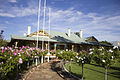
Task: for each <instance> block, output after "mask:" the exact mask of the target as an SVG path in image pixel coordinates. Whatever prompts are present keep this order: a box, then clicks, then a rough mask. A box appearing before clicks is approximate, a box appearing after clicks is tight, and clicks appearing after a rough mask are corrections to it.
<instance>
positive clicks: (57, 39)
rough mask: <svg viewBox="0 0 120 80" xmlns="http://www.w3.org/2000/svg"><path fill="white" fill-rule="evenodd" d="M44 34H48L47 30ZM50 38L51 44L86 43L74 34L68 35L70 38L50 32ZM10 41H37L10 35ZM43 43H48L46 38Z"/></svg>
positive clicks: (63, 34) (40, 38) (27, 37)
mask: <svg viewBox="0 0 120 80" xmlns="http://www.w3.org/2000/svg"><path fill="white" fill-rule="evenodd" d="M45 32H46V33H48V31H47V30H45ZM50 36H52V37H53V38H49V41H51V42H64V43H77V44H81V43H86V41H85V39H84V38H80V37H78V36H77V35H75V34H72V33H71V35H70V37H69V36H68V35H67V33H65V32H56V31H50ZM11 38H12V39H22V40H37V37H29V36H22V35H12V36H11ZM39 41H42V37H39ZM44 41H48V38H44Z"/></svg>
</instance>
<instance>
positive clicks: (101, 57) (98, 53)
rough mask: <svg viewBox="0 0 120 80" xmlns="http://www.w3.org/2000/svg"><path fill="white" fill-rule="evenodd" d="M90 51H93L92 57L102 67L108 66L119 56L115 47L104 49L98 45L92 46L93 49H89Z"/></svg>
mask: <svg viewBox="0 0 120 80" xmlns="http://www.w3.org/2000/svg"><path fill="white" fill-rule="evenodd" d="M91 53H93V54H92V55H93V57H92V58H93V60H94V62H96V63H97V64H99V65H101V66H104V67H110V65H112V64H114V63H115V62H116V61H117V60H118V58H119V50H118V49H117V48H115V49H106V48H104V47H100V48H99V49H97V48H94V49H93V50H91Z"/></svg>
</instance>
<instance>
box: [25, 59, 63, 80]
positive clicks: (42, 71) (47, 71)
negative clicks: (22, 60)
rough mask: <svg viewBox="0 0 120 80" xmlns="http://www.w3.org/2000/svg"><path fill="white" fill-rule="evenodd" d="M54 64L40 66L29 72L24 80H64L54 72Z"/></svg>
mask: <svg viewBox="0 0 120 80" xmlns="http://www.w3.org/2000/svg"><path fill="white" fill-rule="evenodd" d="M56 64H57V63H56V62H54V61H52V62H49V63H44V64H40V65H39V66H38V67H36V68H34V70H32V71H30V72H29V74H28V75H27V76H26V78H25V79H24V80H64V79H63V78H61V77H60V76H59V75H58V74H57V72H56V71H55V70H54V68H53V67H54V66H56Z"/></svg>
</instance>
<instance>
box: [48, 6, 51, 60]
mask: <svg viewBox="0 0 120 80" xmlns="http://www.w3.org/2000/svg"><path fill="white" fill-rule="evenodd" d="M50 13H51V8H49V28H48V31H49V32H48V34H49V37H48V62H49V57H50V42H49V38H50V16H51V14H50Z"/></svg>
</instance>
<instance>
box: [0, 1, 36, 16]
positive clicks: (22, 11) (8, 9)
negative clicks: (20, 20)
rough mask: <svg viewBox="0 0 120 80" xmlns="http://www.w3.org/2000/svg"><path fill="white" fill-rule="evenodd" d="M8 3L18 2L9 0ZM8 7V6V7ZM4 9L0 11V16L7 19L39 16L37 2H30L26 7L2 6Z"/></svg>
mask: <svg viewBox="0 0 120 80" xmlns="http://www.w3.org/2000/svg"><path fill="white" fill-rule="evenodd" d="M8 2H17V0H8ZM6 5H7V6H6ZM1 6H2V7H4V8H1V9H0V16H6V17H23V16H29V15H35V14H37V11H38V10H37V8H38V7H37V6H36V3H35V1H30V2H28V3H27V6H26V7H24V6H23V5H20V6H12V5H10V4H9V3H7V2H6V3H4V4H1Z"/></svg>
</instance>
